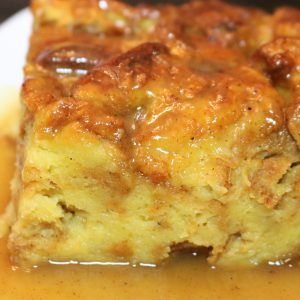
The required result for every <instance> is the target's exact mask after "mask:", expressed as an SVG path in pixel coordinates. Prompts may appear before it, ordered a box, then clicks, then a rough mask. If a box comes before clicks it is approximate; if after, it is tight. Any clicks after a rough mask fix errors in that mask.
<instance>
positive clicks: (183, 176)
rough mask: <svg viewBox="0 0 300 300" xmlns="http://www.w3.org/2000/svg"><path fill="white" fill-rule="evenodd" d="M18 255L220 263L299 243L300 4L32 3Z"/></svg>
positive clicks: (291, 249)
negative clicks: (185, 255) (198, 255)
mask: <svg viewBox="0 0 300 300" xmlns="http://www.w3.org/2000/svg"><path fill="white" fill-rule="evenodd" d="M32 9H33V13H34V16H35V24H34V28H33V34H32V38H31V47H30V51H29V54H28V60H27V65H26V67H25V83H24V85H23V92H22V93H23V103H24V117H23V125H22V128H21V136H20V143H19V158H18V167H19V170H18V175H17V177H16V182H17V183H16V184H15V189H14V194H15V203H16V209H17V221H16V222H15V224H14V225H13V228H12V231H11V234H10V238H9V248H10V250H11V255H12V259H13V262H14V263H15V264H21V265H36V264H43V263H46V262H48V261H49V260H52V261H70V260H72V261H89V262H90V261H104V262H107V261H113V262H116V261H117V262H120V261H126V262H127V261H128V262H131V263H160V262H162V261H163V260H165V259H166V258H168V257H169V255H170V253H172V252H173V251H178V250H180V249H182V248H188V247H192V248H195V247H196V248H197V247H199V248H201V247H205V248H208V249H209V257H208V261H209V263H211V264H215V265H226V266H240V265H246V266H247V265H252V264H255V265H256V264H260V263H265V262H268V261H277V260H281V261H288V260H289V259H292V258H294V257H297V256H298V255H299V247H300V177H299V175H300V165H299V162H300V152H299V146H300V104H299V103H300V85H299V78H300V77H299V70H300V66H299V64H300V11H299V10H297V9H293V8H280V9H278V10H277V11H275V13H274V14H273V15H269V14H267V13H265V12H262V11H260V10H256V9H250V8H243V7H238V6H233V5H230V4H226V3H224V2H221V1H210V2H208V1H194V2H190V3H187V4H184V5H182V6H178V7H175V6H171V5H161V6H138V7H132V6H129V5H127V4H123V3H120V2H117V1H109V0H107V1H105V0H101V1H98V0H97V1H96V0H34V1H33V3H32Z"/></svg>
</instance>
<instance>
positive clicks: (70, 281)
mask: <svg viewBox="0 0 300 300" xmlns="http://www.w3.org/2000/svg"><path fill="white" fill-rule="evenodd" d="M0 151H1V155H0V184H1V186H0V200H1V202H0V210H1V212H2V211H3V209H4V207H5V205H6V204H7V202H8V201H9V198H10V189H9V181H10V179H11V177H12V175H13V171H14V156H15V145H14V143H12V142H11V141H9V140H8V139H7V138H4V137H1V138H0ZM299 280H300V268H299V267H298V266H297V265H296V264H295V265H294V266H292V265H285V266H281V267H276V266H273V267H271V266H265V267H259V268H254V269H251V270H238V271H229V270H220V269H214V268H210V267H208V266H207V263H206V261H205V258H204V257H202V256H201V255H199V256H197V257H194V256H193V255H191V254H182V255H179V256H177V257H174V258H173V259H171V260H170V261H169V262H168V263H166V264H164V265H162V266H160V267H131V266H99V265H90V266H87V265H50V264H49V265H48V266H44V267H39V268H34V269H32V270H30V271H24V270H20V269H15V268H13V267H12V266H11V264H10V261H9V253H8V251H7V247H6V238H3V239H2V240H0V291H1V296H0V298H1V300H19V299H23V300H30V299H43V300H48V299H57V300H60V299H61V300H63V299H86V300H87V299H105V300H113V299H128V300H129V299H172V300H175V299H191V300H192V299H197V300H199V299H223V300H226V299H230V300H234V299H243V300H247V299H251V300H252V299H256V300H259V299H272V300H281V299H285V300H293V299H295V300H296V299H299V294H300V285H299Z"/></svg>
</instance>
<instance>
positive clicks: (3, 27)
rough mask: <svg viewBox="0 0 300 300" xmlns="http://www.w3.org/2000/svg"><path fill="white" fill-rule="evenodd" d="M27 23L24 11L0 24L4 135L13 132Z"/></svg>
mask: <svg viewBox="0 0 300 300" xmlns="http://www.w3.org/2000/svg"><path fill="white" fill-rule="evenodd" d="M31 23H32V19H31V14H30V11H29V9H24V10H22V11H20V12H19V13H17V14H15V15H14V16H12V17H11V18H10V19H8V20H7V21H5V22H4V23H2V24H0V45H1V47H0V66H1V68H0V128H1V133H4V134H13V135H14V134H16V131H17V126H16V122H15V119H16V113H17V111H18V107H19V105H18V104H19V91H20V87H21V84H22V82H23V66H24V63H25V58H26V53H27V49H28V44H29V36H30V32H31Z"/></svg>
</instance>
